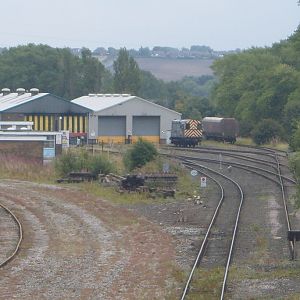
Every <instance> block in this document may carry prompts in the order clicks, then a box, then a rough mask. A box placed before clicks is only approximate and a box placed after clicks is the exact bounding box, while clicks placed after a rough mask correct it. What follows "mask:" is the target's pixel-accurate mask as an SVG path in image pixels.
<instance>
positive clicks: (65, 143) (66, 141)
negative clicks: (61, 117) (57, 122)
mask: <svg viewBox="0 0 300 300" xmlns="http://www.w3.org/2000/svg"><path fill="white" fill-rule="evenodd" d="M61 133H62V137H61V144H62V147H63V148H68V147H69V146H70V132H69V131H68V130H63V131H61Z"/></svg>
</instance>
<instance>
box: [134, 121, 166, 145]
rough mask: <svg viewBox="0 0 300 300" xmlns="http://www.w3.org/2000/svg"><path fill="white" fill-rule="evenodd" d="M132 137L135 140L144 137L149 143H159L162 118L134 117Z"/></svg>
mask: <svg viewBox="0 0 300 300" xmlns="http://www.w3.org/2000/svg"><path fill="white" fill-rule="evenodd" d="M132 135H133V137H135V138H138V137H143V138H145V139H147V140H149V141H153V142H159V138H160V117H159V116H155V117H154V116H152V117H145V116H134V117H133V120H132Z"/></svg>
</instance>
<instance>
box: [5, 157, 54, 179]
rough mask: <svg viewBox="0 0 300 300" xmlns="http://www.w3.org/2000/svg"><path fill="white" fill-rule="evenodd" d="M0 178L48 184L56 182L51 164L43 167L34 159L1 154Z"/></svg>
mask: <svg viewBox="0 0 300 300" xmlns="http://www.w3.org/2000/svg"><path fill="white" fill-rule="evenodd" d="M0 178H2V179H4V178H5V179H22V180H30V181H38V182H48V181H53V180H54V178H55V172H54V168H53V164H51V163H49V164H47V165H42V164H41V163H39V162H37V161H36V160H34V159H32V160H31V159H25V158H22V157H19V156H14V155H9V154H0Z"/></svg>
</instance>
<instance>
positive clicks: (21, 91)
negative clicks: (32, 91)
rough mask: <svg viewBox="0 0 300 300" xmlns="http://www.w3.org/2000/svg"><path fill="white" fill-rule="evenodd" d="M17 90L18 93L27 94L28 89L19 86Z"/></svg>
mask: <svg viewBox="0 0 300 300" xmlns="http://www.w3.org/2000/svg"><path fill="white" fill-rule="evenodd" d="M16 92H17V93H18V95H19V96H20V95H23V94H25V92H26V90H25V89H23V88H18V89H17V90H16Z"/></svg>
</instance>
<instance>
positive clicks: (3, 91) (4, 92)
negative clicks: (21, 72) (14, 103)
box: [1, 88, 10, 96]
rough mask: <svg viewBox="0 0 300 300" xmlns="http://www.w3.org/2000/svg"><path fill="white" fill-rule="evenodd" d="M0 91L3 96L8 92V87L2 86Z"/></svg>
mask: <svg viewBox="0 0 300 300" xmlns="http://www.w3.org/2000/svg"><path fill="white" fill-rule="evenodd" d="M1 92H2V94H3V96H6V95H8V94H10V89H9V88H3V89H2V90H1Z"/></svg>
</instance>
